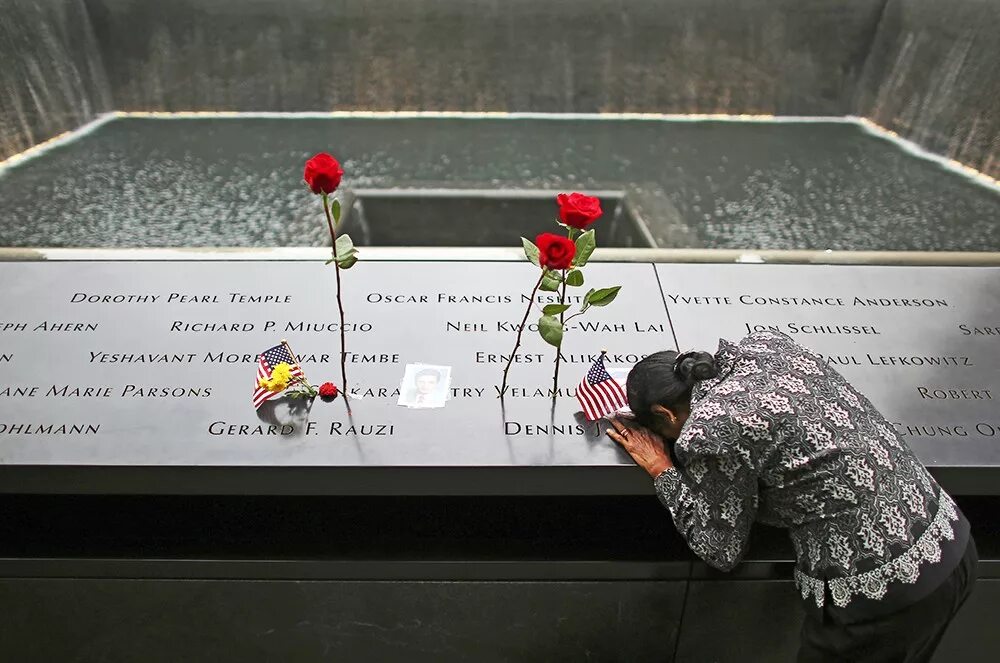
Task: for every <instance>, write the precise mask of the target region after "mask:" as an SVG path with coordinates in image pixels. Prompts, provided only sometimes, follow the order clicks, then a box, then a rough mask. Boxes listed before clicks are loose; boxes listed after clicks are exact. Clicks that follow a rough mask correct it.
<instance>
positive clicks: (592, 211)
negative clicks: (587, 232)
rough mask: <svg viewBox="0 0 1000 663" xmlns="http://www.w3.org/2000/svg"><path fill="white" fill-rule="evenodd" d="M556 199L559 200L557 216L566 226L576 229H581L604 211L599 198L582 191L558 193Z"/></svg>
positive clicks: (595, 219)
mask: <svg viewBox="0 0 1000 663" xmlns="http://www.w3.org/2000/svg"><path fill="white" fill-rule="evenodd" d="M556 200H557V201H558V202H559V218H560V219H562V222H563V223H565V224H566V225H567V226H569V227H571V228H576V229H577V230H583V229H584V228H586V227H587V226H589V225H590V224H592V223H593V222H594V221H597V219H598V218H600V216H601V214H603V213H604V212H602V211H601V201H600V200H599V199H597V198H594V197H593V196H585V195H583V194H582V193H571V194H569V195H566V194H565V193H560V194H559V195H558V196H556Z"/></svg>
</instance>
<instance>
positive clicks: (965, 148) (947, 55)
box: [857, 0, 1000, 178]
mask: <svg viewBox="0 0 1000 663" xmlns="http://www.w3.org/2000/svg"><path fill="white" fill-rule="evenodd" d="M998 66H1000V1H998V0H961V1H960V2H955V1H954V0H953V1H951V2H941V1H940V0H889V2H888V4H887V5H886V11H885V14H884V16H883V18H882V21H881V23H880V25H879V30H878V34H877V36H876V38H875V41H874V43H873V44H872V49H871V53H870V55H869V57H868V63H867V65H866V68H865V75H864V78H863V80H862V83H861V85H860V86H859V88H858V103H857V107H858V114H859V115H864V116H866V117H869V118H871V119H872V120H874V121H875V122H877V123H878V124H881V125H882V126H884V127H888V128H889V129H892V130H894V131H896V132H898V133H900V134H901V135H903V136H904V137H906V138H909V139H911V140H913V141H915V142H917V143H920V144H921V145H924V146H925V147H928V148H930V149H931V150H934V151H935V152H938V153H941V154H946V155H948V156H950V157H952V158H954V159H957V160H959V161H961V162H963V163H965V164H968V165H970V166H973V167H974V168H977V169H979V170H981V171H983V172H985V173H987V174H989V175H992V176H993V177H996V178H1000V71H998Z"/></svg>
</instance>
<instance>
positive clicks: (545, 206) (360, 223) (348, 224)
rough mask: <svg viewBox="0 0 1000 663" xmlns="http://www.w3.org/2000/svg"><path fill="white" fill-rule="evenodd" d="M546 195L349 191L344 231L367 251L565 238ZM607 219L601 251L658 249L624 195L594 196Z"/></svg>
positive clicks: (601, 228)
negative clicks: (554, 234) (539, 237)
mask: <svg viewBox="0 0 1000 663" xmlns="http://www.w3.org/2000/svg"><path fill="white" fill-rule="evenodd" d="M558 193H559V192H558V191H545V190H524V189H518V190H510V189H508V190H502V189H501V190H475V189H353V190H347V191H343V192H342V194H341V195H342V198H343V201H342V203H341V204H342V205H343V209H344V217H343V219H342V223H341V232H346V233H350V235H351V237H352V239H354V242H355V244H358V245H361V246H518V245H519V244H520V240H519V239H518V238H519V237H527V238H528V239H531V240H534V238H535V236H536V235H537V234H538V233H541V232H559V228H558V227H557V226H556V225H555V223H554V221H555V220H556V219H557V218H558V208H557V206H556V195H557V194H558ZM588 194H589V195H594V196H597V197H598V198H599V199H600V201H601V209H603V210H604V215H603V216H602V217H601V219H600V220H599V221H598V222H597V224H596V225H595V226H594V227H595V228H596V229H597V243H598V246H603V247H625V248H627V247H641V248H650V247H652V246H654V245H653V243H652V240H651V239H650V235H649V232H648V230H646V228H645V226H644V225H643V223H642V221H641V220H640V219H639V218H638V217H637V216H636V215H635V214H634V213H632V212H631V206H630V205H628V204H627V201H626V199H625V195H624V192H621V191H596V192H594V191H591V192H588Z"/></svg>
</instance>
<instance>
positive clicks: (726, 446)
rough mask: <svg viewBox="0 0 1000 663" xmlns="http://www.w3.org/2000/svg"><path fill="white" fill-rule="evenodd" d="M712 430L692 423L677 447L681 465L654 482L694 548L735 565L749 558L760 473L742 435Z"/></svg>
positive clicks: (724, 565)
mask: <svg viewBox="0 0 1000 663" xmlns="http://www.w3.org/2000/svg"><path fill="white" fill-rule="evenodd" d="M692 423H694V422H692ZM709 433H710V431H709V430H708V428H706V427H703V426H699V425H697V424H696V425H692V426H686V427H685V432H684V434H682V436H681V439H680V440H678V443H677V447H676V449H677V451H678V459H679V461H680V467H679V468H670V469H668V470H665V471H664V472H662V473H661V474H660V475H659V476H658V477H656V479H655V480H654V486H655V488H656V493H657V495H658V496H659V498H660V501H661V502H663V505H664V506H666V507H667V508H668V509H669V510H670V514H671V516H672V517H673V520H674V525H675V526H676V527H677V531H679V532H680V533H681V536H683V537H684V539H685V540H686V541H687V544H688V546H689V547H690V548H691V550H693V551H694V553H695V554H696V555H698V556H699V557H700V558H702V559H703V560H705V562H706V563H707V564H709V565H711V566H713V567H715V568H717V569H719V570H721V571H730V570H732V568H733V567H735V566H736V565H737V564H739V562H740V560H741V559H743V555H744V553H745V552H746V546H747V540H748V538H749V536H750V527H751V525H753V521H754V518H755V516H756V514H757V474H756V472H755V471H754V468H753V466H752V464H751V461H750V455H749V453H748V452H747V450H746V449H745V448H744V447H742V446H741V445H740V444H739V442H738V440H735V439H730V440H710V439H706V436H707V435H708V434H709Z"/></svg>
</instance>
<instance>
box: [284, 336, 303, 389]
mask: <svg viewBox="0 0 1000 663" xmlns="http://www.w3.org/2000/svg"><path fill="white" fill-rule="evenodd" d="M281 344H282V345H283V346H285V349H286V350H288V354H289V355H291V357H292V359H293V360H294V361H295V365H296V366H298V367H299V372H300V373H302V381H303V382H305V383H306V384H309V380H307V379H306V371H305V369H304V368H302V364H300V363H299V358H298V356H297V355H296V354H295V353H294V352H292V348H291V346H290V345H288V341H286V340H285V339H281Z"/></svg>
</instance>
